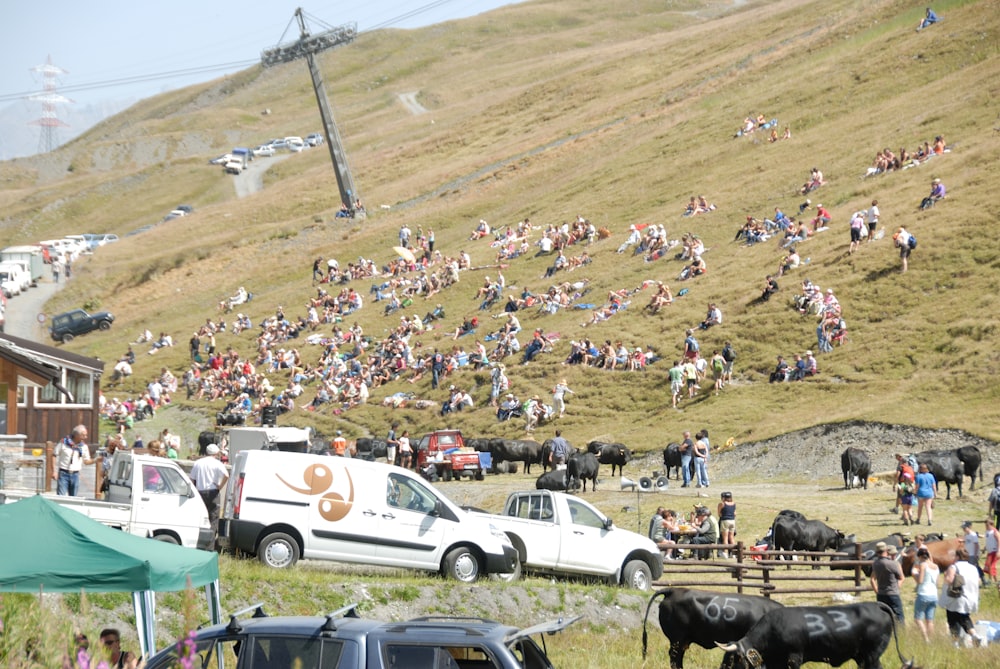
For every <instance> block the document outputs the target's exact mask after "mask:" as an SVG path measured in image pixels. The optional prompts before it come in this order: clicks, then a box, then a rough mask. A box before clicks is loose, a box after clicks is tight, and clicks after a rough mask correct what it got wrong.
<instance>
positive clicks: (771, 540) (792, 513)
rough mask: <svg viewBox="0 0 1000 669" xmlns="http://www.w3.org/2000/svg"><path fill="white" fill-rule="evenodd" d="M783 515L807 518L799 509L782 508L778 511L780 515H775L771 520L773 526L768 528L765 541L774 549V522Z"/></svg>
mask: <svg viewBox="0 0 1000 669" xmlns="http://www.w3.org/2000/svg"><path fill="white" fill-rule="evenodd" d="M782 516H787V517H788V518H798V519H799V520H805V519H806V517H805V516H804V515H803V514H801V513H799V512H798V511H793V510H791V509H782V510H781V511H779V512H778V515H777V516H775V517H774V520H772V521H771V527H769V528H768V530H767V534H765V535H764V541H765V542H767V549H768V550H772V551H773V550H774V523H775V521H777V520H778V518H781V517H782Z"/></svg>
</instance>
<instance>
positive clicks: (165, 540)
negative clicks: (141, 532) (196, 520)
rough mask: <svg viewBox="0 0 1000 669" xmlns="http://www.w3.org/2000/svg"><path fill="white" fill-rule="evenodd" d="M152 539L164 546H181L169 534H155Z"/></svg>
mask: <svg viewBox="0 0 1000 669" xmlns="http://www.w3.org/2000/svg"><path fill="white" fill-rule="evenodd" d="M153 538H154V539H156V540H157V541H162V542H163V543H165V544H173V545H174V546H180V545H181V542H179V541H177V539H175V538H174V537H173V536H172V535H170V534H157V535H156V536H155V537H153Z"/></svg>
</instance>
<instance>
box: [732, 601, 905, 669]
mask: <svg viewBox="0 0 1000 669" xmlns="http://www.w3.org/2000/svg"><path fill="white" fill-rule="evenodd" d="M893 636H896V653H897V654H898V655H899V659H900V661H901V662H902V663H903V666H904V667H912V666H913V664H912V662H907V660H906V658H904V657H903V655H902V653H900V652H899V637H898V636H897V635H896V619H895V618H894V617H893V615H892V611H890V610H889V607H888V606H886V605H885V604H882V603H879V602H862V603H859V604H848V605H846V606H789V607H785V608H780V609H774V610H771V611H768V612H767V613H765V614H764V615H763V616H762V617H761V619H760V620H758V621H757V623H756V624H755V625H754V626H753V627H752V628H751V629H750V631H749V632H747V633H746V635H745V636H744V637H743V638H742V639H740V640H739V641H736V642H735V643H731V644H728V645H727V644H718V645H719V647H720V648H722V649H723V650H725V651H726V652H729V653H735V655H736V657H735V666H736V667H737V668H739V669H756V668H757V667H769V668H775V669H776V668H778V667H780V668H781V669H785V668H786V667H787V669H799V667H800V666H802V664H803V663H804V662H823V663H825V664H830V665H832V666H834V667H839V666H840V665H842V664H843V663H845V662H847V661H848V660H854V661H855V662H857V664H858V669H882V653H884V652H885V649H886V648H888V646H889V639H890V637H893Z"/></svg>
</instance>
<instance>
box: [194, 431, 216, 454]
mask: <svg viewBox="0 0 1000 669" xmlns="http://www.w3.org/2000/svg"><path fill="white" fill-rule="evenodd" d="M209 444H216V445H218V443H217V442H216V441H215V433H214V432H209V431H208V430H205V431H204V432H199V433H198V455H208V453H207V451H206V450H205V449H206V448H208V445H209Z"/></svg>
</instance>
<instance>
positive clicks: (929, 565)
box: [911, 547, 941, 642]
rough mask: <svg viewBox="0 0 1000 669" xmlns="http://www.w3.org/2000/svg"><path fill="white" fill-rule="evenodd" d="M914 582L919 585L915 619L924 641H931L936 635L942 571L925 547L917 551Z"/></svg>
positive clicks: (914, 610) (914, 606)
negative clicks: (935, 621)
mask: <svg viewBox="0 0 1000 669" xmlns="http://www.w3.org/2000/svg"><path fill="white" fill-rule="evenodd" d="M911 573H912V574H913V580H914V581H916V583H917V600H916V602H914V604H913V619H914V620H916V621H917V627H919V628H920V632H921V633H922V634H923V635H924V641H928V642H929V641H930V640H931V635H932V634H934V609H936V608H937V604H938V593H937V582H938V576H940V575H941V570H940V569H938V566H937V565H936V564H934V560H932V559H931V554H930V551H928V550H927V548H925V547H921V548H918V549H917V561H916V562H915V563H914V564H913V569H912V571H911Z"/></svg>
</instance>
